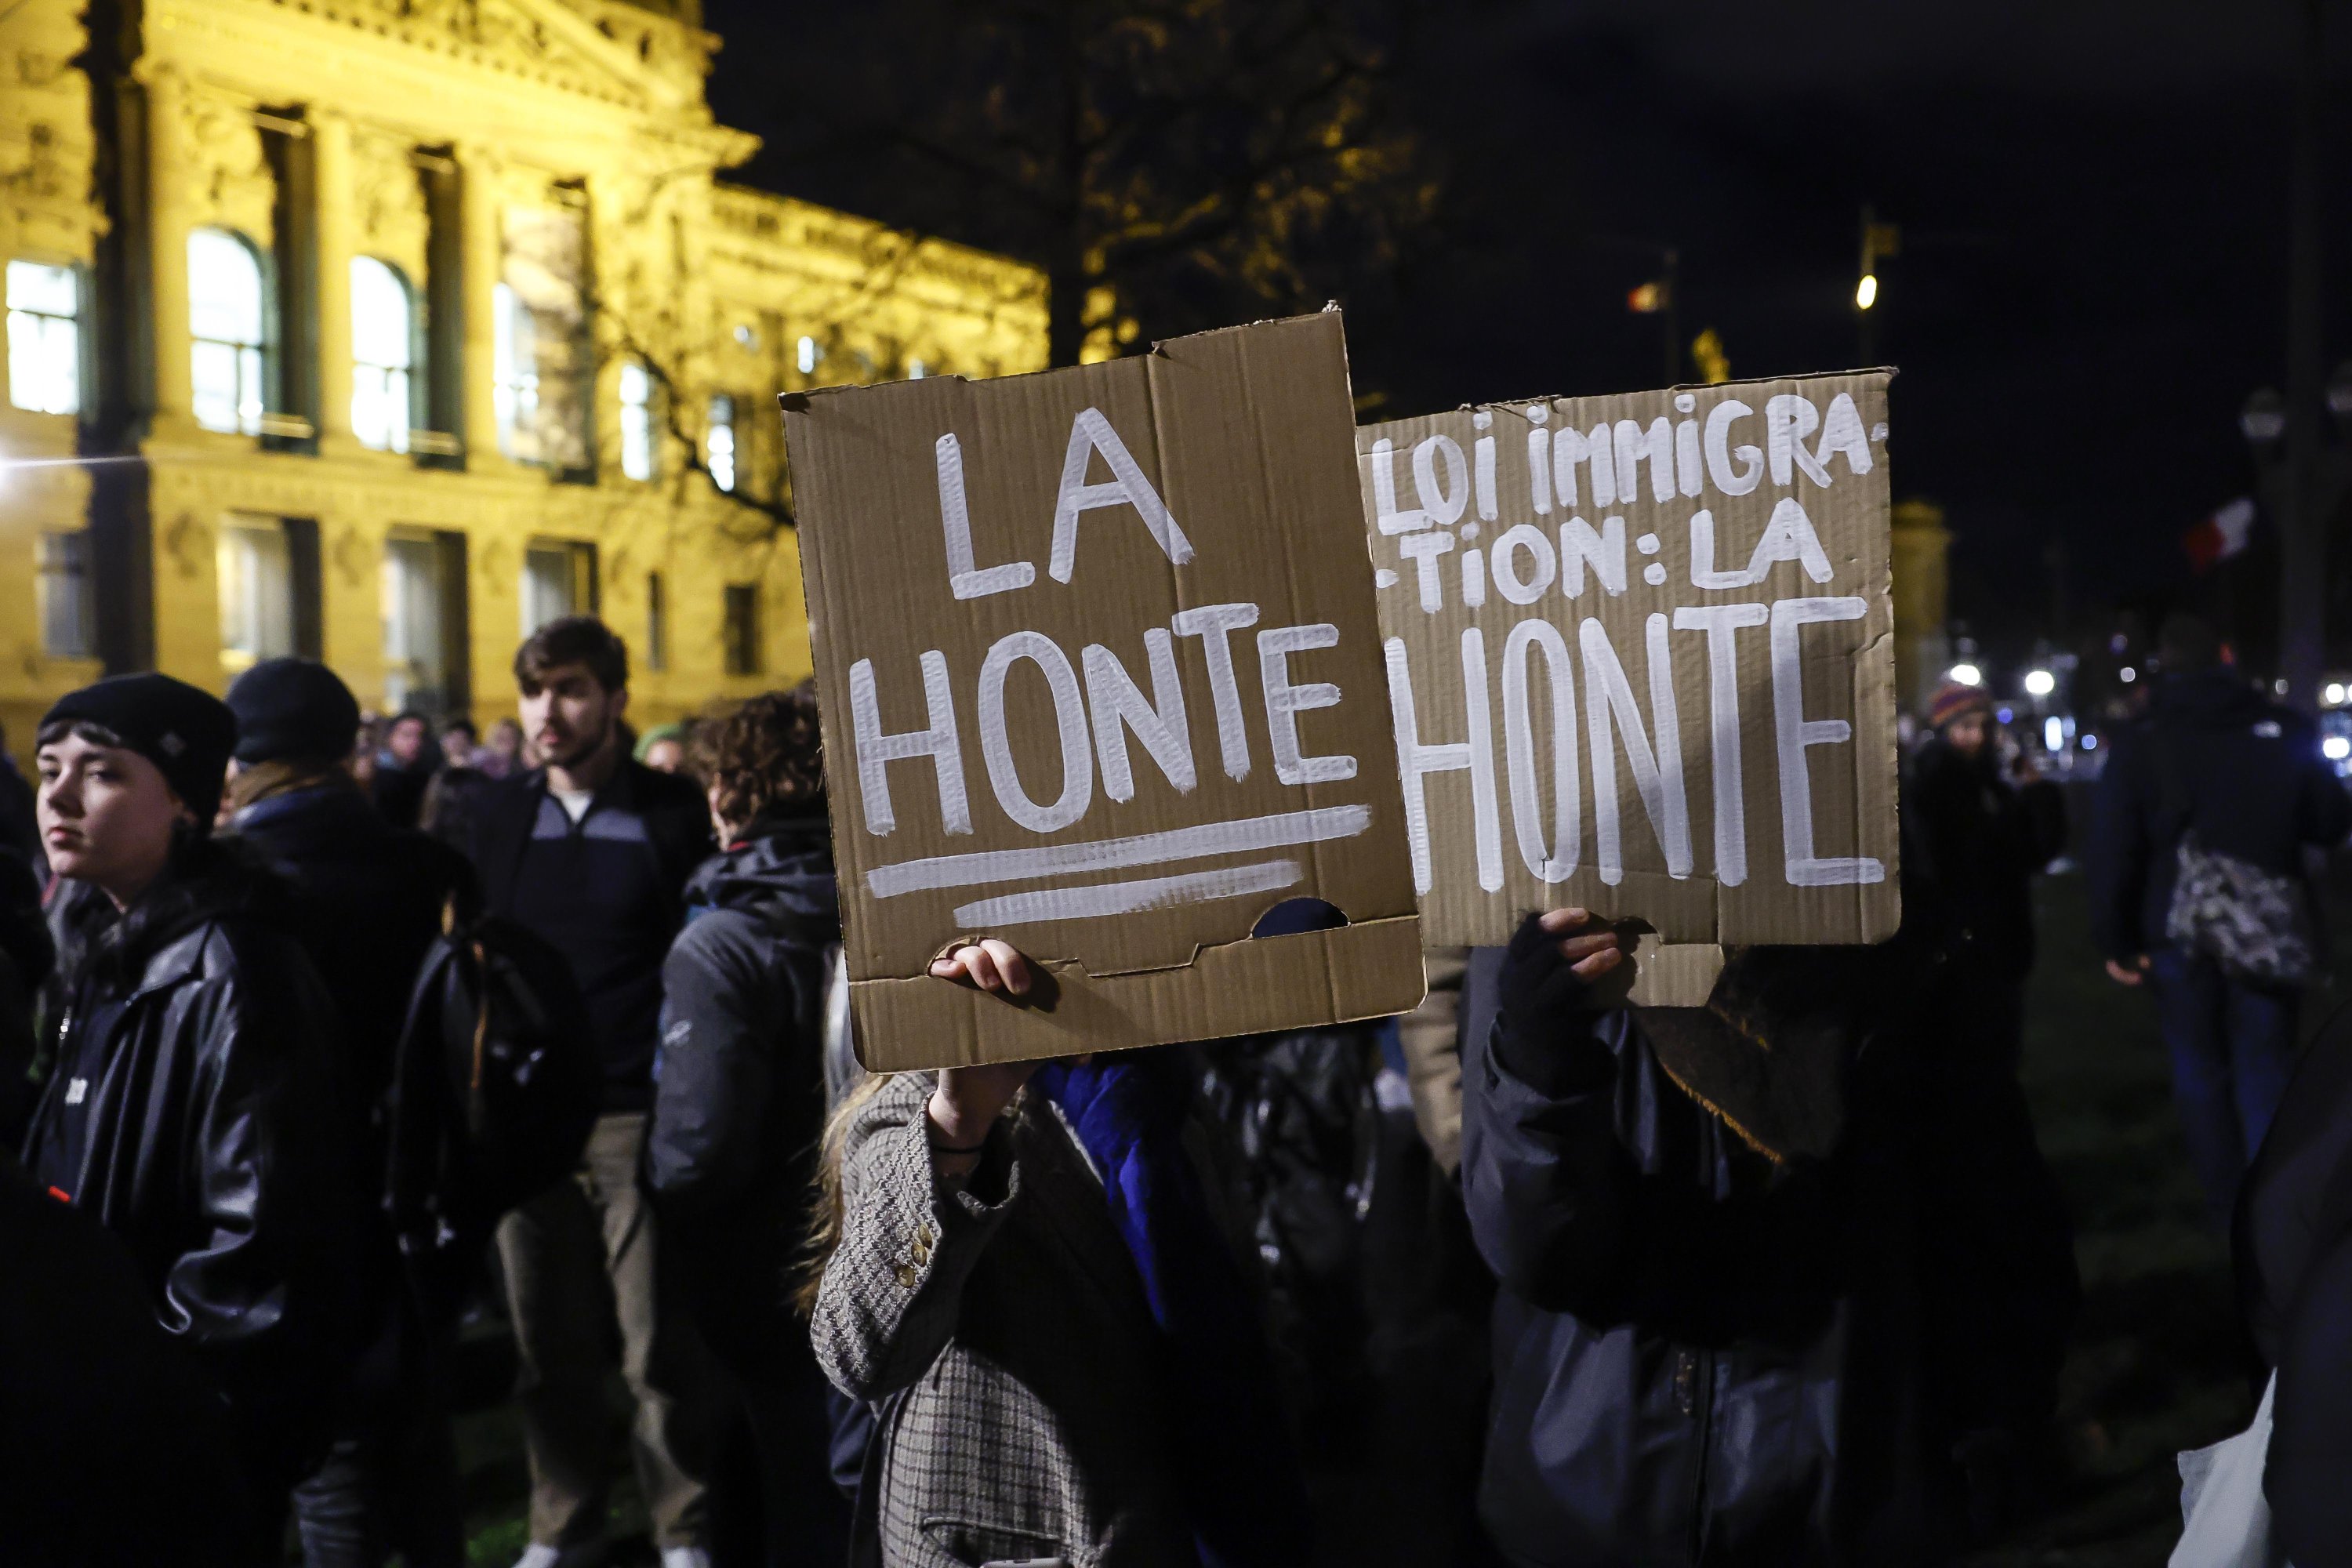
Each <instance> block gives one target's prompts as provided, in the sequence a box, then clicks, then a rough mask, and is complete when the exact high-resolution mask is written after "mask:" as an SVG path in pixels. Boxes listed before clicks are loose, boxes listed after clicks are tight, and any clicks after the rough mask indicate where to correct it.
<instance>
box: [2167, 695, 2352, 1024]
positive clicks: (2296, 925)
mask: <svg viewBox="0 0 2352 1568" xmlns="http://www.w3.org/2000/svg"><path fill="white" fill-rule="evenodd" d="M2156 748H2157V757H2156V762H2157V773H2158V785H2159V788H2160V789H2161V792H2162V797H2163V798H2162V803H2161V806H2162V810H2163V812H2164V815H2165V820H2167V821H2168V822H2171V823H2177V824H2179V826H2180V847H2179V851H2178V857H2179V864H2178V867H2177V869H2176V871H2175V874H2174V877H2173V882H2172V903H2171V905H2170V907H2168V909H2167V910H2166V911H2165V918H2164V934H2165V936H2166V937H2167V938H2168V940H2169V941H2171V942H2173V943H2175V944H2176V945H2178V946H2179V947H2180V948H2182V949H2183V950H2185V951H2187V952H2194V953H2198V954H2200V955H2201V956H2203V957H2206V958H2210V959H2211V960H2212V961H2213V962H2214V963H2217V964H2219V965H2220V966H2221V973H2224V974H2226V975H2228V976H2229V977H2230V978H2231V979H2232V980H2237V981H2242V982H2244V983H2246V984H2253V985H2267V986H2274V987H2279V988H2292V987H2294V986H2299V985H2301V984H2304V983H2305V981H2307V980H2309V979H2310V978H2311V971H2312V967H2313V952H2314V950H2315V946H2316V943H2315V942H2314V940H2313V935H2312V927H2311V911H2310V909H2309V906H2308V905H2307V904H2306V902H2305V896H2304V888H2303V883H2302V881H2301V879H2298V878H2295V877H2292V876H2285V877H2283V876H2280V875H2278V874H2277V873H2275V872H2273V871H2265V870H2263V868H2261V867H2260V866H2257V865H2254V864H2253V863H2252V861H2249V860H2242V859H2240V858H2238V857H2237V856H2235V855H2230V854H2225V853H2224V852H2222V851H2221V850H2219V849H2214V848H2210V847H2207V846H2206V845H2205V844H2204V843H2203V842H2202V841H2201V840H2200V839H2199V838H2198V837H2197V832H2196V829H2195V828H2193V827H2191V826H2189V820H2190V818H2191V817H2192V816H2194V815H2195V811H2196V807H2195V805H2194V803H2193V802H2191V801H2190V799H2189V787H2188V781H2187V780H2186V779H2185V778H2183V777H2182V776H2181V770H2180V758H2179V753H2178V752H2176V751H2175V750H2174V749H2173V747H2172V745H2171V744H2169V743H2168V740H2167V739H2166V738H2165V737H2162V736H2159V737H2158V740H2157V742H2156Z"/></svg>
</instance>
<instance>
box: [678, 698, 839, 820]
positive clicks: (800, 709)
mask: <svg viewBox="0 0 2352 1568" xmlns="http://www.w3.org/2000/svg"><path fill="white" fill-rule="evenodd" d="M688 752H689V754H690V756H691V759H692V765H693V768H694V771H695V773H698V775H700V776H701V777H702V778H703V779H704V780H705V781H706V782H707V783H708V784H709V786H710V788H711V789H712V791H713V792H715V794H716V795H717V799H716V801H715V803H714V804H715V805H717V806H718V809H719V816H722V817H724V818H726V819H727V820H728V821H729V822H731V823H736V824H742V823H747V822H750V821H751V820H752V819H753V818H754V817H758V816H764V815H770V814H775V813H785V812H789V813H792V814H794V815H803V814H807V813H812V812H818V811H822V810H824V745H823V743H822V742H821V741H820V740H819V738H818V731H817V712H816V686H815V683H814V682H812V681H803V682H802V683H801V684H800V685H798V686H795V687H793V689H791V690H790V691H769V692H763V693H762V694H761V695H760V696H758V697H754V698H752V699H751V700H750V701H749V702H746V703H744V704H743V705H742V706H741V707H740V708H738V709H736V710H734V711H733V712H731V713H730V714H728V715H727V716H726V717H724V718H721V719H711V720H707V721H704V722H702V723H700V724H698V725H697V726H695V731H694V741H693V744H692V745H691V746H690V747H688Z"/></svg>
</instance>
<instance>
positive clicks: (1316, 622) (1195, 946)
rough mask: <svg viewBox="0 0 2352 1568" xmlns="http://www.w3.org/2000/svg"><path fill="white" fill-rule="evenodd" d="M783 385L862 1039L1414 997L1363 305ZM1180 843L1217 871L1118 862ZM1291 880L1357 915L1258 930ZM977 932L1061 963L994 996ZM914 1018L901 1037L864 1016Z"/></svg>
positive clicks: (1239, 1018) (974, 1041) (1081, 1044)
mask: <svg viewBox="0 0 2352 1568" xmlns="http://www.w3.org/2000/svg"><path fill="white" fill-rule="evenodd" d="M783 408H784V416H785V426H786V437H787V440H788V442H789V444H790V447H791V456H792V464H793V480H794V489H795V492H796V497H797V499H798V500H799V502H800V505H799V508H798V510H799V515H800V521H801V528H800V541H801V548H802V557H803V572H804V579H803V580H804V582H805V584H806V587H807V592H808V596H809V604H810V616H809V623H810V631H811V639H812V643H813V645H814V654H815V665H816V677H817V683H818V690H819V693H820V710H821V714H822V718H823V721H824V731H825V733H824V743H825V746H826V749H827V752H828V754H829V756H830V757H831V758H832V759H833V763H832V766H831V768H830V770H829V771H830V775H831V777H832V779H833V787H834V791H835V795H834V809H833V823H834V845H835V858H836V860H837V861H838V863H839V865H840V868H841V880H842V886H843V895H844V896H843V914H844V936H845V942H844V946H845V953H846V956H847V962H848V967H849V978H850V1003H851V1012H852V1016H853V1018H854V1019H855V1020H856V1023H855V1025H854V1027H855V1028H856V1031H857V1034H858V1042H857V1043H858V1050H859V1054H860V1057H861V1059H863V1060H865V1061H866V1063H867V1064H868V1065H869V1066H874V1067H877V1068H879V1067H887V1068H892V1069H896V1068H910V1067H924V1066H950V1065H962V1064H965V1063H969V1062H973V1061H983V1060H986V1061H1002V1060H1015V1059H1020V1058H1022V1057H1023V1056H1031V1057H1034V1056H1039V1055H1049V1054H1053V1053H1055V1052H1056V1051H1067V1050H1097V1049H1109V1048H1116V1047H1121V1046H1133V1045H1148V1044H1157V1043H1160V1042H1164V1041H1172V1040H1185V1039H1211V1038H1221V1037H1229V1036H1232V1035H1236V1034H1246V1033H1254V1032H1257V1031H1259V1030H1262V1029H1265V1028H1269V1027H1296V1026H1298V1024H1299V1022H1300V1020H1302V1019H1306V1018H1311V1019H1314V1020H1317V1021H1320V1022H1325V1023H1339V1022H1343V1021H1349V1020H1352V1019H1360V1018H1365V1017H1373V1016H1381V1015H1382V1014H1384V1013H1392V1012H1397V1011H1402V1009H1403V1008H1406V1007H1410V1006H1411V1005H1413V1003H1414V1002H1415V1001H1417V1000H1418V999H1419V996H1420V994H1421V985H1420V984H1419V982H1420V975H1419V973H1418V968H1417V966H1414V965H1410V964H1406V965H1400V964H1399V963H1397V962H1396V961H1395V952H1396V950H1397V947H1398V944H1399V942H1400V941H1401V935H1400V931H1401V928H1407V927H1410V928H1413V929H1416V930H1417V919H1418V917H1417V913H1416V910H1415V908H1414V900H1413V895H1412V867H1411V863H1410V859H1409V857H1408V856H1407V853H1406V849H1405V840H1404V832H1403V805H1402V795H1401V793H1400V792H1399V790H1398V787H1397V784H1396V774H1395V773H1394V772H1393V771H1392V769H1393V766H1394V763H1395V757H1396V749H1395V744H1394V742H1393V739H1392V737H1391V733H1390V729H1389V721H1388V698H1387V681H1386V679H1385V672H1384V668H1383V666H1382V663H1381V658H1382V656H1381V631H1380V621H1379V613H1378V610H1377V607H1376V606H1375V605H1374V603H1373V595H1372V588H1371V583H1370V573H1369V571H1368V570H1367V569H1366V567H1365V564H1364V559H1363V556H1362V554H1361V553H1360V552H1361V551H1362V548H1363V544H1362V539H1363V534H1362V521H1361V516H1362V503H1361V500H1360V493H1359V488H1358V476H1357V471H1356V465H1355V436H1354V432H1355V421H1354V415H1353V404H1352V397H1351V395H1350V393H1349V387H1348V383H1347V360H1346V348H1345V340H1344V335H1343V333H1342V331H1341V330H1340V323H1339V316H1338V314H1337V312H1326V313H1322V314H1318V315H1316V316H1311V317H1302V318H1299V319H1297V320H1294V321H1273V322H1263V323H1259V324H1258V325H1255V326H1251V327H1244V328H1236V329H1234V330H1231V331H1223V332H1210V333H1203V334H1201V335H1198V336H1195V337H1191V338H1183V339H1178V340H1175V341H1173V342H1165V343H1160V344H1158V345H1155V347H1154V348H1153V350H1152V352H1151V353H1149V354H1139V355H1135V356H1132V357H1129V358H1125V359H1121V360H1117V361H1112V362H1108V363H1101V364H1095V365H1087V366H1080V367H1076V368H1074V369H1069V370H1062V371H1049V372H1044V373H1040V374H1034V375H1028V376H1014V377H1008V378H1005V379H1003V380H1001V381H992V382H983V383H974V382H968V381H964V380H961V379H960V378H954V377H928V378H925V379H924V380H922V381H920V382H908V383H899V384H890V385H883V386H874V387H863V388H846V387H845V388H832V389H826V390H823V391H817V392H810V393H801V394H793V395H790V396H788V397H786V398H785V399H784V400H783ZM1342 846H1344V848H1343V847H1342ZM1283 850H1288V851H1290V853H1288V854H1287V855H1282V854H1279V853H1276V854H1268V853H1266V852H1267V851H1276V852H1279V851H1283ZM1183 861H1199V862H1202V864H1199V865H1195V866H1192V867H1189V868H1188V867H1183V866H1171V870H1170V872H1169V873H1168V874H1164V875H1152V874H1146V873H1144V872H1140V871H1138V872H1135V873H1134V874H1133V875H1132V876H1131V877H1129V879H1123V880H1118V881H1115V882H1106V881H1105V879H1104V878H1103V877H1102V876H1097V875H1092V874H1094V873H1109V874H1116V873H1118V872H1119V871H1120V870H1121V869H1122V868H1139V867H1153V866H1160V865H1163V864H1168V863H1171V862H1183ZM1244 862H1247V863H1244ZM1088 883H1092V884H1094V885H1091V886H1089V885H1087V884H1088ZM968 888H971V889H986V890H987V892H988V893H989V894H990V895H992V896H982V895H981V894H979V893H972V892H959V891H958V889H968ZM1284 897H1298V898H1309V899H1314V900H1319V901H1320V902H1323V903H1326V904H1328V905H1330V906H1332V907H1333V908H1335V909H1337V910H1339V911H1340V912H1341V914H1342V915H1344V916H1345V917H1346V921H1347V923H1346V924H1345V925H1343V926H1339V927H1335V928H1333V929H1332V930H1330V931H1324V932H1320V933H1316V934H1315V935H1314V936H1313V937H1312V938H1311V939H1309V938H1307V937H1304V936H1302V937H1296V938H1294V937H1283V938H1270V939H1264V940H1260V939H1257V938H1255V935H1254V932H1255V928H1256V926H1257V923H1258V921H1259V920H1260V919H1261V918H1262V916H1263V915H1264V914H1265V911H1266V910H1268V909H1271V908H1272V907H1273V906H1274V904H1275V903H1276V901H1278V900H1280V899H1282V898H1284ZM982 932H985V933H986V934H990V935H993V936H998V937H1002V938H1003V939H1004V940H1006V941H1009V942H1013V943H1014V944H1015V945H1016V946H1018V947H1020V948H1021V949H1022V951H1023V952H1025V953H1027V954H1028V955H1029V956H1030V958H1031V959H1032V961H1033V962H1034V964H1035V965H1036V966H1037V968H1038V969H1039V971H1040V972H1041V973H1045V974H1049V975H1052V976H1055V977H1056V984H1055V986H1053V987H1049V988H1047V989H1046V991H1045V992H1044V993H1043V994H1039V995H1035V996H1032V997H1030V998H1028V999H1026V1001H1025V1003H1024V1005H1023V1006H1022V1007H1019V1008H1014V1007H1013V1006H1012V1005H1010V1004H1008V1003H1004V1002H1003V1000H1002V999H996V1000H993V1001H991V1002H989V1003H987V1004H985V1005H981V1006H979V1007H975V1006H974V1005H973V1004H972V1002H971V999H970V998H969V997H967V996H965V995H962V994H960V993H959V992H958V991H957V989H956V988H955V987H954V986H952V985H950V984H947V983H945V982H940V981H933V980H931V979H930V978H929V973H928V972H929V963H930V962H931V959H932V957H933V955H934V954H936V953H937V952H939V951H940V945H941V944H942V943H943V942H948V941H950V940H951V939H954V938H957V937H960V936H963V937H968V936H972V935H977V934H981V933H982ZM1244 950H1245V951H1244ZM1242 974H1247V975H1250V976H1252V977H1253V981H1252V984H1248V985H1236V984H1234V977H1235V976H1237V975H1242ZM886 998H887V999H886ZM999 1009H1001V1010H1002V1013H1001V1016H1000V1012H999V1011H998V1010H999ZM885 1020H887V1027H888V1028H889V1029H890V1030H892V1031H894V1033H895V1034H896V1036H897V1037H894V1038H890V1039H887V1040H884V1039H876V1038H869V1037H868V1033H869V1026H873V1027H880V1026H883V1023H884V1021H885ZM910 1031H911V1032H910Z"/></svg>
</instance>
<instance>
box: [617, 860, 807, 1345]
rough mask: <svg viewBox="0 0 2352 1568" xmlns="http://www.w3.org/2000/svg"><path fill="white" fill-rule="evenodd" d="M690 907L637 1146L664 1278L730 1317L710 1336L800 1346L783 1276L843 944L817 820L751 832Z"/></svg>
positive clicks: (798, 1227)
mask: <svg viewBox="0 0 2352 1568" xmlns="http://www.w3.org/2000/svg"><path fill="white" fill-rule="evenodd" d="M686 901H687V924H686V928H685V930H683V931H679V932H678V936H677V942H676V943H675V944H674V945H673V946H672V947H671V948H670V953H669V960H668V962H667V963H665V964H664V965H663V968H662V986H663V991H664V994H665V1000H664V1002H663V1004H662V1031H661V1049H660V1051H659V1053H658V1055H657V1056H656V1059H655V1067H654V1104H653V1111H652V1118H651V1121H650V1123H649V1125H648V1127H647V1129H646V1153H645V1168H646V1184H647V1185H648V1186H649V1187H651V1188H652V1190H653V1192H654V1194H655V1196H656V1202H657V1203H658V1204H659V1205H660V1207H661V1211H662V1216H663V1228H662V1251H663V1254H664V1262H665V1266H666V1267H669V1266H672V1265H675V1267H676V1268H677V1274H676V1275H674V1276H673V1277H674V1278H678V1279H682V1280H683V1281H685V1282H686V1283H687V1284H688V1287H689V1288H690V1289H692V1290H693V1292H694V1293H695V1296H696V1298H697V1299H698V1300H699V1301H701V1302H702V1303H703V1305H704V1306H705V1308H706V1309H708V1311H709V1312H717V1313H719V1314H720V1315H721V1316H723V1318H724V1320H725V1321H723V1322H721V1323H718V1324H716V1325H712V1326H713V1327H714V1328H715V1330H716V1333H715V1336H714V1337H724V1338H730V1339H737V1340H740V1339H742V1338H743V1337H745V1336H756V1335H758V1334H761V1333H762V1332H772V1333H775V1334H781V1335H794V1327H795V1325H793V1322H792V1321H791V1309H790V1307H789V1305H788V1302H789V1300H790V1297H791V1293H792V1287H791V1278H790V1277H791V1272H792V1267H793V1258H794V1255H795V1254H796V1252H797V1249H798V1247H799V1243H800V1239H801V1237H803V1235H804V1234H805V1221H806V1215H807V1205H808V1194H809V1193H810V1192H811V1190H812V1180H813V1177H814V1172H815V1151H816V1144H817V1140H818V1137H819V1136H820V1134H821V1133H822V1132H823V1131H824V1114H825V1105H824V1006H825V978H826V972H827V970H828V968H829V966H830V962H831V961H830V957H829V954H830V952H831V950H832V949H833V948H835V946H837V945H838V944H839V942H840V941H841V904H840V900H839V899H838V897H837V895H836V893H835V889H834V879H833V849H832V841H831V838H830V836H829V833H828V830H827V827H826V825H825V822H824V818H823V817H821V816H819V817H806V818H799V819H793V820H787V821H777V822H767V823H761V824H759V825H757V826H754V827H753V828H752V830H751V832H750V833H749V834H748V835H747V836H746V837H744V838H742V839H741V840H740V841H738V842H737V843H734V844H732V845H730V846H729V847H727V848H726V849H725V850H724V851H723V852H721V853H720V854H719V855H716V856H714V857H712V858H710V859H709V861H707V862H706V863H705V864H704V865H703V867H702V868H701V869H700V870H698V871H697V872H696V873H695V875H694V878H693V879H692V880H691V881H690V882H688V884H687V889H686ZM705 1315H708V1313H706V1314H705ZM794 1337H796V1338H798V1339H799V1340H800V1342H801V1344H802V1346H803V1348H805V1346H806V1341H807V1337H806V1335H805V1334H804V1333H800V1334H797V1335H794ZM723 1348H724V1347H722V1351H723Z"/></svg>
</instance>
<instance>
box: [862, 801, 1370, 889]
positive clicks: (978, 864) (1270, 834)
mask: <svg viewBox="0 0 2352 1568" xmlns="http://www.w3.org/2000/svg"><path fill="white" fill-rule="evenodd" d="M1371 825H1372V808H1371V807H1370V806H1369V805H1326V806H1318V807H1316V808H1315V809H1314V810H1311V811H1286V812H1281V813H1278V814H1276V815H1275V816H1253V817H1244V818H1243V819H1242V820H1240V821H1238V822H1203V823H1201V824H1199V825H1197V826H1192V827H1174V828H1171V829H1169V830H1168V831H1167V832H1164V833H1139V834H1137V835H1135V836H1134V837H1130V838H1105V839H1097V840H1096V841H1095V842H1093V843H1090V844H1054V845H1048V846H1045V847H1040V848H1036V849H984V850H980V851H977V852H975V853H973V854H970V855H938V856H933V857H932V858H929V859H927V860H901V861H900V862H898V864H897V865H895V866H877V867H875V868H873V869H872V870H870V871H868V872H866V887H867V888H868V889H870V890H871V891H872V892H873V894H874V896H875V897H876V898H877V899H889V898H896V897H898V895H900V894H902V893H912V892H918V891H920V890H922V889H929V888H977V887H982V886H984V885H985V884H987V883H990V882H1020V881H1026V880H1028V879H1031V878H1033V877H1076V876H1084V875H1086V874H1087V873H1089V872H1094V871H1121V870H1125V869H1127V868H1129V867H1133V866H1162V865H1166V864H1168V863H1169V862H1170V861H1173V860H1204V859H1207V858H1209V857H1210V856H1213V855H1247V854H1253V853H1255V852H1256V851H1258V850H1262V849H1284V848H1288V847H1291V846H1293V845H1298V844H1323V843H1328V842H1329V841H1330V840H1332V839H1335V838H1353V837H1356V836H1357V835H1358V834H1360V833H1361V832H1363V831H1364V829H1366V828H1367V827H1370V826H1371Z"/></svg>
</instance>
